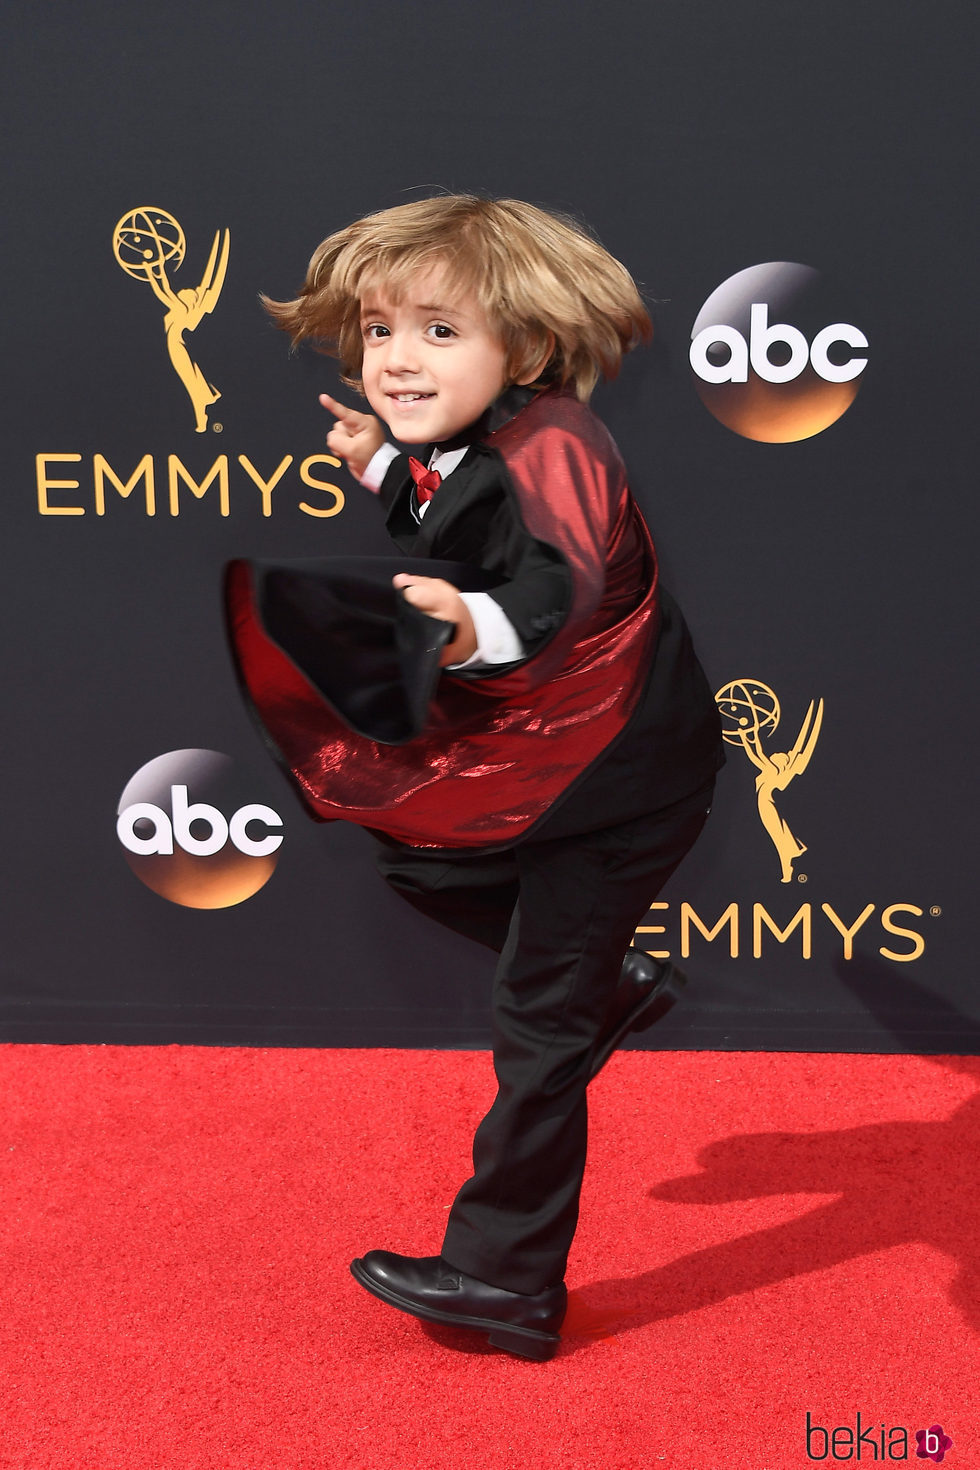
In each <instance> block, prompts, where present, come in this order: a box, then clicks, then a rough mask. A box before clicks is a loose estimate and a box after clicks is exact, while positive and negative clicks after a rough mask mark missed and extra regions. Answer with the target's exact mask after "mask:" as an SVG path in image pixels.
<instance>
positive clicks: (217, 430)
mask: <svg viewBox="0 0 980 1470" xmlns="http://www.w3.org/2000/svg"><path fill="white" fill-rule="evenodd" d="M223 428H224V424H212V425H211V432H212V434H220V433H221V431H222V429H223Z"/></svg>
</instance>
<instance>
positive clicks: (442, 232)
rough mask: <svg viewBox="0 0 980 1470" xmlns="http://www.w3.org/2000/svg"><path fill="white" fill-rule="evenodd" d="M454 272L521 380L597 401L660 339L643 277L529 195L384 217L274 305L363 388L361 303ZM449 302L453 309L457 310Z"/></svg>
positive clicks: (421, 202)
mask: <svg viewBox="0 0 980 1470" xmlns="http://www.w3.org/2000/svg"><path fill="white" fill-rule="evenodd" d="M436 265H442V266H444V267H445V271H446V275H445V278H444V281H443V285H444V286H445V288H446V291H447V293H448V296H449V297H450V299H451V298H452V296H453V294H454V293H455V292H459V293H460V294H463V293H469V292H472V293H473V295H474V296H475V297H476V299H477V301H478V302H479V304H480V306H481V307H482V308H483V310H484V312H485V313H486V316H487V319H488V321H489V322H490V324H491V326H492V327H493V329H494V330H495V331H496V332H497V334H498V335H499V337H500V339H501V341H502V342H503V344H504V348H505V351H506V353H507V372H508V375H509V378H510V381H511V382H518V381H520V380H522V379H523V380H525V381H527V375H528V374H532V375H533V386H535V387H545V386H547V385H549V384H561V385H564V384H574V386H575V390H576V392H577V394H578V396H579V398H581V399H583V400H584V399H587V398H588V397H589V394H590V393H591V392H592V389H593V388H594V387H595V384H596V381H597V380H598V378H599V376H600V375H602V376H604V377H607V378H612V377H615V375H616V373H617V372H618V370H619V365H620V363H621V361H622V357H623V353H624V352H628V351H629V350H630V348H631V347H634V346H636V344H637V343H638V342H640V341H647V340H649V337H650V335H651V326H650V318H649V316H648V314H647V311H646V308H645V307H644V305H643V302H642V301H641V299H640V294H639V292H638V291H637V289H636V286H635V284H634V282H633V278H632V277H631V276H630V274H629V272H628V271H627V270H626V268H625V266H622V265H620V263H619V261H618V260H614V259H613V257H612V256H611V255H610V254H609V253H608V252H607V251H605V250H603V248H602V246H601V245H599V244H598V243H597V242H596V241H595V240H593V239H591V238H590V236H589V235H587V234H586V233H585V231H584V230H583V229H582V228H581V227H580V226H579V225H577V224H576V223H575V222H574V221H571V220H567V219H563V218H562V217H561V216H559V215H556V214H551V213H549V212H547V211H545V210H543V209H538V208H537V207H536V206H535V205H533V204H524V203H522V202H521V201H520V200H518V199H482V198H480V197H479V196H477V195H472V194H442V195H437V196H435V197H434V198H431V199H418V200H414V201H413V202H412V203H409V204H400V205H398V206H396V207H395V208H394V209H385V210H381V211H380V212H379V213H378V214H370V215H367V216H366V218H364V219H360V220H356V221H355V223H354V224H352V225H348V226H347V228H346V229H344V230H338V231H337V233H336V234H334V235H330V236H329V237H328V239H326V240H324V241H323V243H322V244H321V245H319V246H318V247H317V249H316V250H315V251H314V254H313V258H312V260H311V261H310V265H309V270H308V271H307V275H306V282H305V284H304V286H303V289H302V290H301V292H300V294H299V295H298V296H297V298H296V299H295V301H270V300H269V299H268V298H267V297H263V298H262V301H263V304H264V305H265V307H266V310H267V311H268V312H269V314H270V315H271V316H272V318H273V319H274V320H275V321H276V323H277V324H278V325H279V326H280V327H282V328H283V330H284V331H287V332H289V333H290V335H291V336H292V339H293V342H294V343H297V342H300V341H302V340H303V339H304V338H306V337H309V338H312V339H313V340H314V341H315V343H316V344H317V345H318V346H319V347H320V349H321V350H322V351H325V352H329V353H330V354H332V355H333V356H335V357H338V358H339V359H340V362H341V366H342V369H343V372H344V379H345V381H346V382H347V383H349V384H350V385H351V386H352V387H355V388H358V389H359V388H360V386H361V383H360V371H361V362H362V357H363V343H362V340H361V326H360V304H361V300H362V298H363V296H364V294H365V292H366V291H369V290H373V289H377V288H379V287H380V288H383V289H384V290H385V292H386V293H387V294H389V295H390V296H391V297H392V298H393V299H394V300H396V301H397V300H399V299H400V298H401V296H402V294H403V293H404V291H405V288H406V286H407V284H408V282H409V280H410V279H411V278H412V277H413V276H415V275H416V274H417V273H419V272H422V271H426V270H429V269H431V268H432V267H433V266H436ZM447 304H448V303H447Z"/></svg>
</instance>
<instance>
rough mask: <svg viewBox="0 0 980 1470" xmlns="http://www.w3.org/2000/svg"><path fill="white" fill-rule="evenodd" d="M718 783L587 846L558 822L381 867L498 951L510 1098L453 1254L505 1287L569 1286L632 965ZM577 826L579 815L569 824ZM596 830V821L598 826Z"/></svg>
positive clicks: (497, 994) (471, 1186)
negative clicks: (592, 1132) (604, 1054)
mask: <svg viewBox="0 0 980 1470" xmlns="http://www.w3.org/2000/svg"><path fill="white" fill-rule="evenodd" d="M712 786H713V781H711V782H709V783H708V784H707V785H705V786H703V787H702V788H701V789H699V790H698V791H696V792H695V793H693V794H692V795H690V796H688V797H686V798H684V799H683V800H681V801H677V802H674V803H673V804H672V805H671V806H668V807H664V808H661V809H660V810H659V811H654V812H650V813H647V814H645V815H643V816H640V817H635V818H633V819H631V820H629V821H627V822H622V823H620V824H618V825H614V826H610V827H606V828H603V829H601V830H596V831H586V832H583V833H581V834H578V835H575V834H573V835H568V834H567V833H565V834H564V835H562V836H560V837H555V836H549V831H548V822H547V821H546V822H545V823H544V824H543V826H542V827H541V828H539V829H538V832H537V833H536V834H532V836H531V837H529V838H528V839H527V840H526V841H525V842H523V843H521V844H519V845H518V846H516V847H513V848H510V849H508V850H506V851H502V852H493V853H479V852H476V853H473V852H453V853H448V852H446V851H445V850H442V851H439V852H433V851H431V850H428V851H427V850H426V849H420V848H411V847H402V846H400V845H395V844H392V843H391V842H390V841H386V842H385V844H384V846H383V847H382V849H381V851H380V854H379V859H378V865H379V868H380V870H381V872H382V874H383V875H384V877H385V878H386V879H387V881H388V882H389V883H390V884H391V885H392V887H393V888H394V889H395V890H396V891H397V892H399V893H401V894H402V896H403V897H404V898H406V899H407V900H408V901H409V902H410V903H412V904H413V905H414V906H415V907H416V908H418V909H420V910H422V912H423V913H426V914H429V915H430V916H431V917H432V918H435V919H437V920H439V921H440V922H441V923H443V924H445V925H447V926H448V927H449V928H451V929H454V930H456V931H458V932H459V933H462V934H465V935H467V936H468V937H470V938H472V939H476V940H479V941H480V942H481V943H483V944H487V945H489V946H490V947H491V948H493V949H496V950H499V951H500V962H499V964H498V966H497V972H496V976H495V979H494V988H493V1002H492V1004H493V1060H494V1068H495V1071H496V1074H497V1086H498V1090H497V1096H496V1098H495V1100H494V1103H493V1105H492V1107H491V1108H490V1111H489V1112H488V1113H487V1115H486V1117H485V1118H484V1119H483V1121H482V1123H481V1124H480V1126H479V1128H478V1129H477V1133H476V1137H475V1140H474V1144H473V1176H472V1178H471V1179H469V1180H467V1182H466V1183H465V1184H464V1185H463V1186H462V1188H461V1189H460V1191H459V1194H458V1195H457V1197H456V1200H455V1203H454V1204H453V1207H452V1210H451V1213H450V1216H449V1222H448V1226H447V1229H446V1235H445V1240H444V1243H443V1247H442V1254H443V1255H444V1256H445V1258H446V1260H447V1261H449V1262H450V1263H451V1264H452V1265H454V1266H456V1267H457V1268H458V1269H459V1270H461V1271H465V1272H467V1273H468V1274H469V1275H471V1276H475V1277H477V1278H478V1279H479V1280H480V1281H485V1282H488V1283H489V1284H490V1285H492V1286H500V1287H504V1288H506V1289H507V1290H510V1291H519V1292H527V1293H532V1292H537V1291H541V1290H544V1289H545V1288H546V1287H549V1286H553V1285H555V1284H556V1283H557V1282H559V1281H561V1280H562V1278H563V1276H564V1273H565V1262H566V1259H567V1256H568V1250H569V1247H570V1245H571V1241H572V1236H573V1235H574V1233H575V1226H576V1222H577V1219H578V1204H579V1194H580V1190H581V1184H582V1175H583V1172H584V1169H585V1156H586V1134H587V1125H586V1088H587V1085H588V1080H589V1071H590V1067H591V1062H592V1055H593V1051H594V1049H595V1045H596V1041H597V1039H598V1038H599V1037H600V1036H601V1034H602V1030H603V1022H604V1020H605V1017H606V1013H607V1011H608V1008H609V1003H610V999H611V997H612V994H613V991H614V990H615V987H616V983H617V980H618V978H619V973H620V968H621V966H622V961H623V955H624V954H625V952H626V950H627V949H628V947H629V945H630V943H631V941H632V938H633V934H634V932H635V930H636V926H637V924H639V923H640V922H641V921H642V919H643V917H644V915H645V914H646V912H647V909H648V907H649V905H650V903H651V902H652V901H653V899H654V898H656V896H657V894H658V893H659V891H660V889H661V888H662V886H663V885H664V884H665V883H666V881H667V879H668V878H669V877H670V875H671V874H672V873H673V871H674V869H675V868H676V867H677V865H678V863H679V862H680V861H681V859H682V858H683V857H684V856H685V854H686V853H687V852H688V850H689V849H690V848H691V846H692V845H693V843H694V841H695V839H696V838H697V836H698V834H699V832H700V831H701V828H702V826H703V825H704V821H705V817H706V815H707V811H708V807H709V804H710V801H711V792H712ZM563 825H566V826H567V819H566V820H565V821H564V822H563ZM586 825H588V824H586Z"/></svg>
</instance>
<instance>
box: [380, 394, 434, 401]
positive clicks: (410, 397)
mask: <svg viewBox="0 0 980 1470" xmlns="http://www.w3.org/2000/svg"><path fill="white" fill-rule="evenodd" d="M388 397H389V398H393V399H394V400H395V402H396V403H418V402H419V401H420V400H421V399H423V398H434V397H435V394H434V393H389V394H388Z"/></svg>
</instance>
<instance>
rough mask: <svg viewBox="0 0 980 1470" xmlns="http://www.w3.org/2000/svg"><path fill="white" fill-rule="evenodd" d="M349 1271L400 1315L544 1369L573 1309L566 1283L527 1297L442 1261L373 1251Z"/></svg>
mask: <svg viewBox="0 0 980 1470" xmlns="http://www.w3.org/2000/svg"><path fill="white" fill-rule="evenodd" d="M350 1269H351V1275H352V1276H353V1277H354V1280H355V1281H358V1282H360V1284H361V1286H363V1287H365V1288H366V1290H368V1291H369V1292H371V1294H372V1295H373V1296H376V1297H379V1298H380V1299H381V1301H383V1302H387V1303H388V1305H389V1306H390V1307H397V1308H398V1310H399V1311H400V1312H409V1313H410V1314H411V1315H412V1316H413V1317H421V1318H423V1320H424V1321H426V1322H440V1323H442V1324H443V1325H444V1326H447V1327H468V1328H472V1329H473V1330H474V1331H476V1332H485V1333H486V1334H487V1336H488V1337H489V1339H490V1342H491V1343H492V1344H493V1346H494V1347H500V1348H505V1349H506V1351H507V1352H509V1353H517V1354H518V1355H519V1356H520V1357H522V1358H534V1359H536V1360H537V1361H538V1362H539V1363H543V1362H545V1361H546V1360H547V1359H548V1358H551V1357H554V1355H555V1353H556V1351H557V1349H558V1344H559V1341H560V1339H559V1336H558V1329H559V1327H560V1326H561V1324H562V1321H563V1320H564V1317H565V1309H566V1307H567V1304H568V1294H567V1292H566V1291H565V1285H564V1282H563V1283H562V1284H561V1285H560V1286H552V1287H549V1288H548V1290H547V1291H539V1292H536V1293H535V1294H534V1295H533V1296H525V1295H524V1293H523V1292H519V1291H504V1290H503V1288H502V1287H499V1286H488V1285H487V1284H486V1283H485V1282H483V1281H477V1280H476V1278H475V1277H473V1276H467V1275H465V1274H464V1273H463V1272H462V1271H457V1269H456V1267H455V1266H450V1265H449V1263H448V1261H444V1260H443V1259H442V1256H421V1257H416V1256H396V1255H394V1254H393V1253H392V1252H391V1251H368V1253H367V1255H366V1256H364V1257H363V1258H361V1259H359V1260H356V1261H352V1262H351V1268H350Z"/></svg>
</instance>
